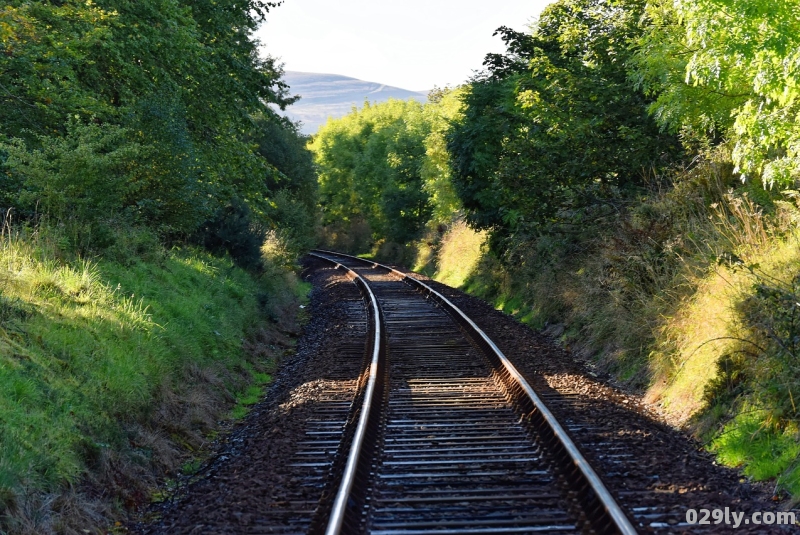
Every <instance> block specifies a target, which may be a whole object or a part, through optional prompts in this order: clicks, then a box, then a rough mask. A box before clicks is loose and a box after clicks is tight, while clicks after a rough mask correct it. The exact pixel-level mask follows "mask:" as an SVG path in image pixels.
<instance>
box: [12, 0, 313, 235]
mask: <svg viewBox="0 0 800 535" xmlns="http://www.w3.org/2000/svg"><path fill="white" fill-rule="evenodd" d="M275 5H276V3H273V2H262V1H259V0H251V1H246V2H237V1H234V0H215V1H199V2H191V3H188V4H187V3H182V2H180V1H179V0H145V1H117V0H113V1H112V0H100V1H98V2H96V3H94V2H90V3H85V2H79V1H77V0H66V1H63V2H44V1H34V2H23V1H21V0H12V1H11V2H10V3H7V5H5V6H4V7H3V8H1V9H0V38H2V41H1V43H2V44H1V45H0V46H1V48H0V154H2V156H0V166H2V167H0V177H2V180H0V200H2V201H3V204H4V207H9V206H12V207H15V208H17V209H18V210H19V211H20V213H21V214H22V215H23V216H28V215H30V213H31V211H32V210H33V209H34V208H35V209H37V210H39V211H42V212H45V213H46V215H48V216H50V217H52V218H54V219H62V218H65V217H74V218H78V219H83V218H84V217H87V218H92V217H97V214H101V213H102V214H103V217H107V218H119V217H122V216H124V217H125V218H129V220H131V221H134V222H136V223H138V224H146V225H149V226H151V227H152V228H154V229H157V230H158V231H159V233H161V234H162V235H163V236H166V237H168V238H171V239H175V238H176V237H177V238H181V237H185V236H187V235H191V234H192V233H193V232H194V231H195V230H196V229H197V228H198V227H199V226H200V225H201V224H202V223H203V222H205V221H208V220H209V219H211V218H212V217H213V216H214V214H215V213H217V212H218V211H219V210H220V209H221V208H222V207H224V206H226V205H227V204H229V203H231V202H233V200H234V199H241V200H243V201H244V202H245V203H246V204H247V205H248V206H249V207H250V209H251V210H252V211H253V213H254V217H255V218H257V219H259V220H260V222H261V223H262V224H267V223H268V222H269V215H268V211H269V209H270V207H271V206H272V205H274V202H273V203H271V202H270V200H269V190H270V188H272V187H273V186H275V183H276V182H283V184H280V185H278V186H277V188H283V187H291V188H293V189H292V190H293V191H297V192H299V194H300V195H301V196H302V197H304V198H305V200H306V206H307V207H308V210H309V212H312V211H313V204H314V180H313V176H312V175H313V168H312V167H311V160H310V156H309V155H308V153H307V152H306V153H305V154H304V150H305V149H304V148H303V144H304V143H305V140H304V138H303V137H302V136H301V135H300V134H299V133H298V132H297V129H296V128H295V127H294V126H293V125H291V124H289V123H287V122H286V121H284V120H282V119H280V118H278V117H277V115H276V113H275V112H274V111H273V110H272V108H270V104H276V105H278V106H279V107H281V108H283V107H285V106H286V105H287V104H289V103H290V102H292V101H293V98H290V97H288V95H287V90H288V88H287V86H286V85H285V84H284V83H283V82H282V81H281V80H280V76H281V70H280V67H279V66H278V65H277V64H276V62H275V60H274V59H273V58H269V57H267V58H261V57H259V54H258V49H257V43H256V42H255V40H254V39H253V38H252V32H253V31H254V30H255V29H256V27H257V25H258V23H259V22H260V21H262V20H263V18H264V17H265V16H266V14H267V12H268V11H269V9H270V8H272V7H274V6H275ZM272 162H275V163H274V164H273V163H272ZM278 177H280V180H278ZM20 189H22V190H23V193H22V194H21V195H18V191H19V190H20ZM79 190H80V191H79ZM301 190H302V192H301ZM87 207H91V209H87Z"/></svg>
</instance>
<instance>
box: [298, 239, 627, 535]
mask: <svg viewBox="0 0 800 535" xmlns="http://www.w3.org/2000/svg"><path fill="white" fill-rule="evenodd" d="M318 252H319V253H322V254H323V255H324V254H329V255H334V256H338V257H344V258H347V259H351V260H355V261H358V262H362V263H365V264H369V265H372V266H373V267H378V268H382V269H386V270H389V271H390V272H391V273H394V274H395V275H397V276H398V277H400V279H401V280H403V281H406V282H408V283H410V284H411V285H412V286H416V287H417V288H419V289H421V290H422V291H423V292H425V293H427V294H428V295H429V296H431V297H433V298H434V300H436V301H438V302H439V303H440V304H442V305H443V306H444V307H445V308H446V309H447V310H448V311H449V312H450V313H451V314H453V315H454V316H455V317H456V319H458V320H460V321H459V322H460V323H461V324H462V325H464V326H466V328H467V329H468V330H470V331H472V332H473V333H474V334H475V335H476V336H477V337H478V339H479V340H480V341H482V342H483V344H484V345H485V346H486V347H487V348H489V349H490V350H491V351H492V352H493V353H494V355H495V356H496V357H497V359H498V360H499V361H500V362H501V363H502V365H503V367H504V368H505V370H506V371H507V372H508V374H509V375H510V377H511V378H513V379H514V381H515V382H516V383H517V384H518V385H519V386H520V387H521V388H522V391H523V392H525V394H526V395H527V396H528V398H529V399H530V401H531V402H532V403H533V406H534V407H535V410H536V411H538V413H539V414H540V415H541V417H542V418H543V419H544V421H545V422H546V424H547V425H548V426H549V428H550V430H551V431H552V433H553V435H554V437H555V438H556V439H557V440H558V442H559V443H560V444H561V445H562V446H563V448H564V450H565V451H566V452H567V454H568V455H569V457H570V460H571V462H572V464H573V466H574V467H575V468H577V469H578V471H579V473H580V475H581V476H582V478H583V479H584V480H585V481H586V482H587V483H588V485H589V486H590V488H591V490H592V491H593V493H594V497H596V499H597V500H598V501H599V502H600V503H601V504H602V507H603V508H604V509H605V512H606V514H607V515H608V517H609V518H610V520H611V521H612V523H613V526H614V527H615V528H616V531H618V532H619V533H622V534H624V535H635V534H636V533H637V531H636V529H635V528H634V527H633V525H632V524H631V522H630V520H628V517H627V516H626V515H625V513H624V512H623V511H622V509H621V508H620V507H619V505H618V504H617V502H616V501H615V500H614V498H613V496H612V495H611V493H610V492H609V491H608V489H607V488H606V486H605V484H603V482H602V480H601V479H600V476H599V475H598V474H597V472H595V471H594V469H593V468H592V467H591V465H590V464H589V462H588V461H587V460H586V458H585V457H584V456H583V454H582V453H581V452H580V450H579V449H578V447H577V446H576V445H575V443H574V442H573V441H572V439H571V438H570V436H569V435H568V434H567V431H566V430H565V429H564V428H563V427H562V426H561V424H560V423H559V422H558V420H557V419H556V417H555V415H553V413H552V412H551V411H550V409H548V408H547V406H546V405H545V404H544V402H543V401H542V399H541V398H540V397H539V396H538V394H536V392H535V391H534V389H533V387H531V385H530V384H529V383H528V381H527V380H525V378H524V377H523V376H522V374H521V373H520V372H519V371H518V370H517V369H516V367H515V366H514V365H513V364H512V363H511V361H510V360H509V359H508V357H506V356H505V354H504V353H503V352H502V351H501V350H500V348H499V347H497V345H496V344H495V343H494V342H493V341H492V340H491V339H490V338H489V337H488V336H487V335H486V333H484V332H483V330H482V329H481V328H480V327H478V326H477V325H476V324H475V322H473V321H472V320H471V319H470V318H469V317H468V316H467V315H466V314H464V312H462V311H461V309H459V308H458V307H457V306H456V305H454V304H453V303H452V302H451V301H450V300H449V299H447V298H446V297H445V296H443V295H442V294H441V293H439V292H437V291H436V290H434V289H433V288H431V287H430V286H428V285H427V284H425V283H424V282H422V281H420V280H419V279H417V278H415V277H412V276H410V275H408V274H406V273H403V272H401V271H398V270H396V269H394V268H392V267H389V266H386V265H383V264H380V263H378V262H374V261H372V260H366V259H363V258H358V257H355V256H351V255H346V254H343V253H337V252H334V251H325V250H318ZM311 254H313V255H314V256H317V257H321V258H325V259H326V260H328V261H329V262H333V261H334V260H333V259H331V258H327V257H325V256H322V255H319V254H316V253H311ZM337 499H338V497H337ZM345 500H346V498H345ZM332 522H333V519H332ZM337 533H338V531H329V532H328V534H329V535H335V534H337Z"/></svg>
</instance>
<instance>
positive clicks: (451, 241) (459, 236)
mask: <svg viewBox="0 0 800 535" xmlns="http://www.w3.org/2000/svg"><path fill="white" fill-rule="evenodd" d="M485 241H486V232H476V231H475V230H473V229H471V228H469V227H468V226H467V224H466V223H464V222H463V221H457V222H455V223H453V225H452V226H451V227H450V229H449V230H448V231H447V233H446V234H445V235H444V236H443V237H442V241H441V245H440V248H439V252H438V255H437V262H436V264H437V267H438V269H437V272H436V275H435V276H434V278H435V279H436V280H437V281H439V282H441V283H444V284H447V285H449V286H453V287H455V288H460V287H462V286H464V283H465V282H466V281H467V278H468V277H469V276H470V275H471V274H472V273H473V271H474V270H475V267H476V266H477V265H478V261H479V260H480V258H481V255H482V253H483V244H484V242H485Z"/></svg>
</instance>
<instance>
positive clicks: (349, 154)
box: [310, 100, 432, 243]
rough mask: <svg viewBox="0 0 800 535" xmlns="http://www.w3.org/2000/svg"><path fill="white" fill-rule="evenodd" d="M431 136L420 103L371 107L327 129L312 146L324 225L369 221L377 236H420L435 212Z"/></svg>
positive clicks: (393, 238) (392, 238)
mask: <svg viewBox="0 0 800 535" xmlns="http://www.w3.org/2000/svg"><path fill="white" fill-rule="evenodd" d="M429 132H430V124H429V121H428V118H427V117H426V116H425V114H424V112H423V106H422V105H421V104H419V103H417V102H414V101H399V100H389V101H388V102H385V103H382V104H376V105H370V104H369V103H365V104H364V107H363V108H362V109H360V110H354V111H353V112H352V113H351V114H350V115H347V116H345V117H343V118H341V119H339V120H335V121H329V122H328V123H327V124H326V125H324V126H323V127H322V128H321V129H320V131H319V133H318V134H317V135H316V136H315V137H314V140H313V142H312V143H311V145H310V149H311V150H312V151H313V152H314V154H315V161H316V163H317V166H318V167H319V183H320V204H321V205H322V208H323V215H324V220H323V223H324V224H332V223H335V222H341V223H348V222H353V221H357V220H358V219H364V220H366V222H367V223H368V224H369V226H370V227H371V228H372V230H373V232H374V233H375V236H376V237H386V238H388V239H389V240H390V241H394V242H399V243H405V242H407V241H410V240H411V239H413V238H415V237H417V235H418V234H419V232H420V231H421V230H422V228H423V227H424V226H425V224H426V223H427V221H428V219H429V218H430V215H431V213H432V207H431V203H430V197H429V195H428V193H427V192H426V191H425V190H424V189H423V178H422V166H423V160H424V158H425V151H426V149H425V144H424V143H425V138H426V136H427V135H428V133H429Z"/></svg>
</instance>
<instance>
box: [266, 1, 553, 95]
mask: <svg viewBox="0 0 800 535" xmlns="http://www.w3.org/2000/svg"><path fill="white" fill-rule="evenodd" d="M550 1H551V0H482V1H478V0H402V1H400V0H285V1H284V3H283V5H281V6H279V7H277V8H275V9H273V10H272V11H271V12H270V13H269V15H268V16H267V17H268V18H267V22H266V23H265V24H264V25H263V26H262V27H261V28H260V29H259V31H258V32H257V34H256V36H257V38H258V39H259V40H260V41H261V43H262V44H263V45H264V51H265V52H266V53H267V54H269V55H271V56H274V57H278V58H280V59H281V60H282V61H283V62H284V64H285V66H284V68H285V70H287V71H306V72H319V73H331V74H342V75H345V76H351V77H353V78H359V79H361V80H367V81H370V82H379V83H382V84H387V85H392V86H396V87H401V88H403V89H410V90H413V91H422V90H428V89H431V88H432V87H433V86H434V85H438V86H439V87H442V86H444V85H448V84H449V85H451V86H452V85H457V84H460V83H462V82H464V81H466V80H467V78H469V77H470V76H471V75H472V71H473V70H480V69H481V68H482V66H481V64H482V62H483V57H484V56H485V55H486V54H487V53H488V52H502V51H504V47H503V42H502V41H501V40H500V38H499V37H492V33H493V32H494V30H495V29H497V28H498V27H499V26H509V27H511V28H514V29H515V30H524V29H525V26H526V24H528V23H529V22H531V21H532V20H533V19H534V18H535V17H536V16H537V15H538V14H539V13H540V12H541V10H542V9H543V8H544V6H546V5H547V4H549V3H550Z"/></svg>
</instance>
